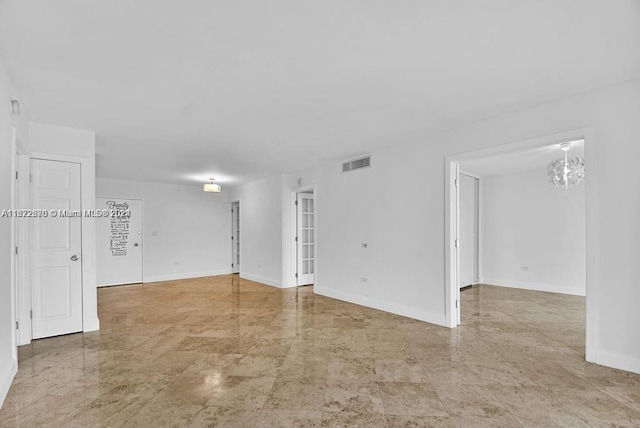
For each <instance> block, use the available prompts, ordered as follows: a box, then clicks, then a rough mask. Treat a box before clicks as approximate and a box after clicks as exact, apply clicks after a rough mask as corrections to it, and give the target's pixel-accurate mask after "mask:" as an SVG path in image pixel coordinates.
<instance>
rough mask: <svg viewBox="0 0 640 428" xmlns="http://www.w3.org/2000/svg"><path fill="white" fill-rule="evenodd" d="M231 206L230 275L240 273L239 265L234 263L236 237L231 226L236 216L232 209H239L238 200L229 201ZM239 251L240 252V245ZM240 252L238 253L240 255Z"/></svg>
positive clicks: (234, 229) (234, 230) (233, 227)
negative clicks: (235, 207)
mask: <svg viewBox="0 0 640 428" xmlns="http://www.w3.org/2000/svg"><path fill="white" fill-rule="evenodd" d="M229 203H230V204H231V273H237V274H239V273H240V265H239V264H238V265H237V266H236V263H235V260H236V259H235V257H236V249H235V246H236V241H238V236H237V234H236V228H235V226H234V224H233V222H234V221H235V216H236V214H235V213H234V212H233V208H234V206H236V204H237V206H238V209H240V200H237V201H230V202H229ZM239 228H240V214H238V229H239ZM240 251H242V245H240ZM240 251H238V253H240Z"/></svg>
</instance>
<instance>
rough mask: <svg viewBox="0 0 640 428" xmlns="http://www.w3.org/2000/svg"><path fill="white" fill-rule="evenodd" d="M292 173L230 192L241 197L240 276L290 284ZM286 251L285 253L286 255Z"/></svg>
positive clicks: (233, 198)
mask: <svg viewBox="0 0 640 428" xmlns="http://www.w3.org/2000/svg"><path fill="white" fill-rule="evenodd" d="M290 193H291V177H290V176H289V175H286V174H279V175H274V176H271V177H268V178H265V179H262V180H257V181H254V182H251V183H248V184H245V185H243V186H240V187H238V188H236V189H233V190H232V191H231V192H230V194H229V201H240V276H241V277H242V278H246V279H250V280H253V281H258V282H262V283H264V284H268V285H272V286H275V287H282V286H283V285H284V286H287V284H288V283H287V279H285V280H283V278H284V277H283V272H284V271H285V270H287V267H286V265H288V263H289V260H290V247H289V246H288V245H285V243H286V242H289V241H290V239H291V238H290V236H289V233H290V227H289V226H288V224H289V222H290V221H291V220H290V218H289V217H290V215H289V212H290V209H289V200H290ZM283 255H284V256H283Z"/></svg>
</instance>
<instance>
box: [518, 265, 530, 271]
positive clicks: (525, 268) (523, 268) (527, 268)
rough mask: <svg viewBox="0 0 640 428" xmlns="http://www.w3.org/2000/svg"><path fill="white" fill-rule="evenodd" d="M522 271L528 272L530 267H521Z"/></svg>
mask: <svg viewBox="0 0 640 428" xmlns="http://www.w3.org/2000/svg"><path fill="white" fill-rule="evenodd" d="M520 270H521V271H522V272H528V271H529V266H520Z"/></svg>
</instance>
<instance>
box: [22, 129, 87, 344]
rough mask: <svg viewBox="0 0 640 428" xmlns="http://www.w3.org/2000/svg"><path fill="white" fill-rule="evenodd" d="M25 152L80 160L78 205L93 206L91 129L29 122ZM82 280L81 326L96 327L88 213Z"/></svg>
mask: <svg viewBox="0 0 640 428" xmlns="http://www.w3.org/2000/svg"><path fill="white" fill-rule="evenodd" d="M29 152H30V154H31V156H32V157H42V158H48V159H54V160H64V161H74V162H80V163H81V175H82V208H83V209H87V210H90V209H95V204H96V195H95V188H96V183H95V177H96V162H95V159H96V136H95V133H94V132H93V131H87V130H81V129H73V128H67V127H64V126H58V125H50V124H44V123H37V122H29ZM40 155H43V156H40ZM82 282H83V284H82V285H83V291H82V301H83V304H82V324H83V329H84V331H94V330H98V329H100V321H99V320H98V295H97V290H96V288H97V287H96V224H95V219H94V218H89V217H87V218H83V219H82ZM22 303H23V304H25V302H22Z"/></svg>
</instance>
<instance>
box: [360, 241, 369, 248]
mask: <svg viewBox="0 0 640 428" xmlns="http://www.w3.org/2000/svg"><path fill="white" fill-rule="evenodd" d="M360 246H361V247H362V248H369V244H367V243H366V242H363V243H362V244H360Z"/></svg>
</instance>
